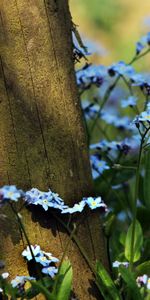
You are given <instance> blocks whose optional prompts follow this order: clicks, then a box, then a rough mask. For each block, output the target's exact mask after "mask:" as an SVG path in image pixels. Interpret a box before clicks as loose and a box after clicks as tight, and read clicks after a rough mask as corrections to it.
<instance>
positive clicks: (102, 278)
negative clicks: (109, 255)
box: [96, 262, 120, 300]
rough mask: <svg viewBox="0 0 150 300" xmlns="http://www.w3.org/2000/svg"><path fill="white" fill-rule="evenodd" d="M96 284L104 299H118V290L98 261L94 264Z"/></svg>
mask: <svg viewBox="0 0 150 300" xmlns="http://www.w3.org/2000/svg"><path fill="white" fill-rule="evenodd" d="M96 275H97V276H96V281H97V286H98V288H99V290H100V292H101V294H102V295H103V297H104V299H105V300H120V295H119V292H118V290H117V288H116V286H115V285H114V283H113V281H112V279H111V277H110V276H109V274H108V273H107V271H106V270H105V268H104V267H103V265H102V264H101V263H100V262H97V265H96Z"/></svg>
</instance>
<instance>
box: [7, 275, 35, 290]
mask: <svg viewBox="0 0 150 300" xmlns="http://www.w3.org/2000/svg"><path fill="white" fill-rule="evenodd" d="M30 280H35V278H34V277H30V276H16V278H15V279H13V280H12V281H11V284H12V287H13V288H15V287H18V286H20V285H21V286H24V285H25V283H26V282H27V281H30Z"/></svg>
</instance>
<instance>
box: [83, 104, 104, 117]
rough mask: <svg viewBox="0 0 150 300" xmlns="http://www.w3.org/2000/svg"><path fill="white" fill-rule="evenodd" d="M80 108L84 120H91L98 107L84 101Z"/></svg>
mask: <svg viewBox="0 0 150 300" xmlns="http://www.w3.org/2000/svg"><path fill="white" fill-rule="evenodd" d="M81 106H82V109H83V112H84V115H85V118H86V119H87V120H88V119H93V118H94V117H95V116H96V115H97V113H98V112H99V109H100V108H99V105H98V104H95V103H92V102H89V101H88V100H86V101H85V100H84V101H82V102H81Z"/></svg>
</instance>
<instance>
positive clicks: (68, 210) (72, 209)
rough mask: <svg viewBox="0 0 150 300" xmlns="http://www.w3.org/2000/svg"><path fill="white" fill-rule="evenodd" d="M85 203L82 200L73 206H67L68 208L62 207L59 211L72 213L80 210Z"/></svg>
mask: <svg viewBox="0 0 150 300" xmlns="http://www.w3.org/2000/svg"><path fill="white" fill-rule="evenodd" d="M85 204H86V203H85V201H83V200H82V201H81V202H79V203H78V204H75V205H74V206H73V207H68V208H65V209H63V210H62V212H61V213H62V214H67V213H69V214H73V213H75V212H82V211H83V209H84V207H85Z"/></svg>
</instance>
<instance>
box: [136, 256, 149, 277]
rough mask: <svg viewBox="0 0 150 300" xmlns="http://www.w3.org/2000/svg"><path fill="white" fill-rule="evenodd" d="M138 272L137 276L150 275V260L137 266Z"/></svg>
mask: <svg viewBox="0 0 150 300" xmlns="http://www.w3.org/2000/svg"><path fill="white" fill-rule="evenodd" d="M136 274H137V276H140V275H143V274H147V275H148V276H149V277H150V260H148V261H145V262H144V263H142V264H140V265H138V266H137V267H136Z"/></svg>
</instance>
